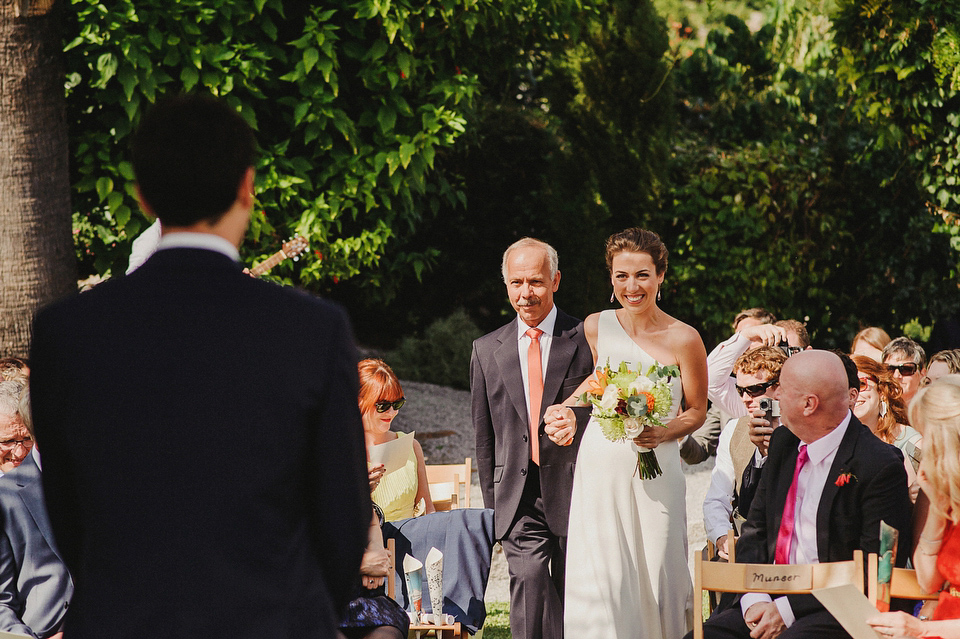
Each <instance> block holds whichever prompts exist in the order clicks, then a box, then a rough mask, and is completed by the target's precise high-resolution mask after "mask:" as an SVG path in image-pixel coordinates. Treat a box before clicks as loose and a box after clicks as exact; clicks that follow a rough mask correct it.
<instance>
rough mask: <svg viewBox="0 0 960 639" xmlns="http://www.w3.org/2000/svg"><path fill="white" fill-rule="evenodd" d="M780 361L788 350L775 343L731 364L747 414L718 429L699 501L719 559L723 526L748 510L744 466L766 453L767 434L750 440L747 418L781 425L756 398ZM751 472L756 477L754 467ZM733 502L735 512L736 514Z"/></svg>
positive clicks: (768, 387)
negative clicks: (744, 497) (707, 482)
mask: <svg viewBox="0 0 960 639" xmlns="http://www.w3.org/2000/svg"><path fill="white" fill-rule="evenodd" d="M785 361H787V356H786V355H784V354H783V351H781V350H780V349H778V348H774V347H772V346H761V347H760V348H755V349H752V350H749V351H747V352H746V353H744V354H743V355H741V356H740V358H739V359H737V363H736V364H735V365H734V367H733V370H734V372H735V373H736V374H737V392H739V393H740V397H741V400H742V401H743V404H744V407H745V409H746V411H747V415H746V416H744V417H741V418H739V419H733V420H731V422H730V423H729V424H727V426H726V427H725V428H724V429H723V431H722V432H721V433H720V443H719V445H718V446H717V463H716V466H714V468H713V474H712V475H711V476H710V487H709V488H708V489H707V495H706V498H705V499H704V501H703V526H704V528H705V529H706V531H707V539H709V540H711V541H713V542H714V543H715V544H716V546H717V553H718V554H719V555H720V556H721V557H722V558H724V559H726V558H727V531H728V530H729V529H730V527H731V525H732V524H733V523H735V518H736V519H739V520H742V518H744V517H746V514H747V511H748V507H747V506H746V505H745V504H744V503H743V502H742V501H741V500H740V497H741V496H742V481H743V479H744V478H745V472H744V471H746V470H747V468H748V467H750V466H753V467H757V468H759V467H760V466H762V465H763V462H764V461H766V456H767V442H768V441H769V436H767V438H766V439H763V436H762V435H761V438H760V440H759V442H758V443H759V446H758V444H757V443H754V442H752V441H751V440H750V424H751V422H756V423H757V425H758V426H762V427H764V428H768V427H769V428H771V429H772V428H773V427H775V426H779V425H780V422H779V419H777V418H774V420H773V423H772V424H771V423H770V422H768V421H767V420H766V419H765V417H764V412H763V411H761V410H760V402H761V400H762V399H764V398H766V399H768V400H770V399H773V397H774V394H775V393H776V392H777V384H778V382H779V380H780V367H781V366H783V363H784V362H785ZM750 476H751V477H756V478H757V480H759V473H755V474H753V475H750ZM753 488H754V489H755V488H756V487H755V486H754V487H753ZM734 505H736V513H737V514H738V515H739V517H737V516H735V511H734ZM736 527H737V528H739V525H738V526H736Z"/></svg>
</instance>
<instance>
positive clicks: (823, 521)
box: [767, 415, 874, 562]
mask: <svg viewBox="0 0 960 639" xmlns="http://www.w3.org/2000/svg"><path fill="white" fill-rule="evenodd" d="M865 430H866V432H867V434H868V435H870V436H871V437H873V436H874V435H873V433H870V431H869V430H867V429H866V426H864V425H863V424H861V423H860V420H858V419H857V418H856V416H855V415H851V416H850V423H849V424H848V425H847V432H846V433H844V435H843V439H841V440H840V446H839V448H837V455H836V457H834V458H833V464H832V465H831V466H830V472H829V473H828V474H827V479H826V484H824V487H823V493H821V495H820V505H819V506H818V507H817V556H818V557H819V558H820V561H821V562H827V561H829V553H828V551H829V549H830V513H831V512H832V510H833V503H834V501H835V500H836V497H837V493H838V492H839V490H840V487H839V486H837V478H838V477H839V476H840V474H841V473H843V472H849V471H850V467H851V463H852V462H853V461H854V456H855V453H856V449H857V442H858V441H859V439H860V437H861V436H862V435H863V432H864V431H865ZM785 435H789V439H788V441H787V443H786V444H785V445H786V446H789V449H788V450H789V452H788V453H787V454H786V456H785V458H784V461H783V465H782V466H781V467H780V475H781V477H780V481H778V482H777V492H776V495H775V497H774V502H773V503H774V505H775V508H776V515H775V517H774V527H773V529H772V530H771V531H769V532H768V535H767V549H768V551H769V556H770V557H771V558H772V557H773V556H774V552H775V551H776V546H777V531H778V530H780V522H781V521H782V519H783V507H784V504H786V501H787V492H788V491H789V490H790V484H791V483H792V482H793V471H794V469H795V468H796V465H797V457H798V455H799V450H798V449H797V447H798V445H799V443H800V439H799V438H798V437H797V436H796V435H794V434H793V433H791V432H789V431H788V433H785Z"/></svg>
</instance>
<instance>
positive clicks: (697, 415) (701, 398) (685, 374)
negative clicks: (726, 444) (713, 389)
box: [634, 325, 707, 448]
mask: <svg viewBox="0 0 960 639" xmlns="http://www.w3.org/2000/svg"><path fill="white" fill-rule="evenodd" d="M679 333H680V334H679V336H678V337H679V339H678V340H677V341H678V344H677V363H678V364H679V366H680V380H681V383H682V385H683V401H684V405H685V406H686V407H685V408H684V410H683V411H682V412H680V413H679V414H678V415H677V416H676V417H674V418H673V419H672V420H670V421H669V422H668V423H667V427H666V428H660V427H659V426H653V427H647V428H644V429H643V432H642V433H641V434H640V436H639V437H637V438H636V439H634V441H635V442H636V443H637V445H638V446H644V447H646V448H655V447H656V446H657V444H660V443H661V442H665V441H670V440H672V439H680V438H681V437H683V436H684V435H689V434H690V433H692V432H693V431H695V430H697V429H698V428H700V426H702V425H703V420H704V419H706V416H707V351H706V349H705V348H704V347H703V340H701V339H700V334H699V333H697V331H696V329H694V328H692V327H690V326H687V325H683V327H682V330H681V331H679Z"/></svg>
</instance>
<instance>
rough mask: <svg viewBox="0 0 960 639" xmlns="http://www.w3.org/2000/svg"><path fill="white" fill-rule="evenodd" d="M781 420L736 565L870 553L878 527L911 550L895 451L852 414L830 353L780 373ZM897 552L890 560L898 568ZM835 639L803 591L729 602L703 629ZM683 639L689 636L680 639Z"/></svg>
mask: <svg viewBox="0 0 960 639" xmlns="http://www.w3.org/2000/svg"><path fill="white" fill-rule="evenodd" d="M778 396H779V399H780V414H781V419H782V421H783V423H784V425H786V428H777V429H776V430H775V431H774V432H773V435H772V436H771V438H770V447H769V450H768V456H767V462H766V464H765V465H764V470H763V476H762V478H761V480H760V486H759V487H758V489H757V494H756V496H755V497H754V501H753V506H752V507H751V509H750V514H749V515H748V516H747V521H746V523H745V524H744V526H743V533H742V534H741V536H740V539H739V541H738V542H737V561H741V562H743V563H760V564H764V563H769V564H773V563H778V564H788V563H794V564H807V563H819V562H832V561H847V560H850V559H852V558H853V551H854V550H856V549H859V550H862V551H863V552H864V553H870V552H878V551H879V548H880V521H881V520H882V521H885V522H887V523H888V524H889V525H891V526H893V527H894V528H896V529H897V530H899V531H900V542H899V543H900V544H902V546H901V548H909V547H910V533H911V531H910V528H909V522H910V508H911V505H910V498H909V496H908V494H907V481H906V472H905V471H904V467H903V455H902V454H901V453H900V451H899V450H898V449H897V448H895V447H893V446H890V445H889V444H885V443H884V442H882V441H880V440H879V439H878V438H877V437H875V436H874V435H873V434H872V433H871V432H870V430H869V429H868V428H867V427H866V426H864V425H863V424H861V423H860V422H859V420H857V418H856V417H854V416H853V415H852V414H851V412H850V408H849V406H850V390H849V381H848V376H847V373H846V371H845V369H844V366H843V363H842V362H841V360H840V358H839V357H837V355H835V354H833V353H830V352H827V351H819V350H815V351H809V352H803V353H799V354H797V355H795V356H793V357H791V358H789V359H788V360H787V361H786V362H785V363H784V365H783V368H782V369H781V370H780V390H779V393H778ZM904 555H905V553H902V552H901V553H899V554H898V561H901V562H902V561H906V557H905V556H904ZM751 635H753V636H755V637H775V636H777V635H779V636H781V637H783V638H784V639H790V638H793V637H817V638H820V637H843V636H846V634H845V632H844V631H843V628H842V627H841V626H840V624H839V623H838V622H837V621H836V620H835V619H834V618H833V617H832V616H831V615H830V613H828V612H827V611H826V609H824V608H823V606H821V605H820V604H819V603H818V602H817V600H816V598H815V597H814V596H813V595H810V594H801V595H787V596H783V597H779V598H778V599H777V600H775V601H774V600H773V599H772V598H771V597H770V596H769V595H766V594H762V593H747V594H744V595H741V596H736V597H730V598H728V599H727V600H726V601H725V605H722V606H720V607H718V608H717V611H716V612H715V613H714V614H713V616H711V617H710V619H708V620H707V621H706V622H705V624H704V636H705V637H708V638H711V637H741V638H743V639H746V638H747V637H750V636H751ZM688 636H689V635H688Z"/></svg>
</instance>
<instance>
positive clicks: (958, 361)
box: [921, 348, 960, 386]
mask: <svg viewBox="0 0 960 639" xmlns="http://www.w3.org/2000/svg"><path fill="white" fill-rule="evenodd" d="M957 373H960V348H954V349H951V350H948V351H940V352H939V353H937V354H936V355H934V356H933V357H931V358H930V361H929V362H927V376H926V377H924V379H923V382H922V384H921V385H923V386H927V385H929V384H931V383H932V382H935V381H937V380H938V379H940V378H941V377H943V376H944V375H955V374H957Z"/></svg>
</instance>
